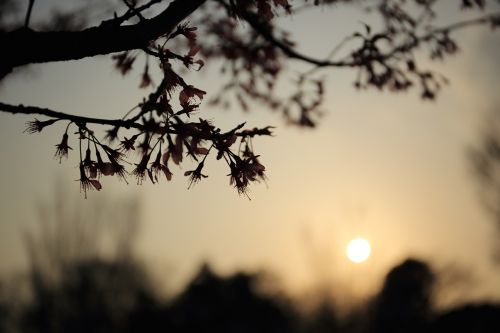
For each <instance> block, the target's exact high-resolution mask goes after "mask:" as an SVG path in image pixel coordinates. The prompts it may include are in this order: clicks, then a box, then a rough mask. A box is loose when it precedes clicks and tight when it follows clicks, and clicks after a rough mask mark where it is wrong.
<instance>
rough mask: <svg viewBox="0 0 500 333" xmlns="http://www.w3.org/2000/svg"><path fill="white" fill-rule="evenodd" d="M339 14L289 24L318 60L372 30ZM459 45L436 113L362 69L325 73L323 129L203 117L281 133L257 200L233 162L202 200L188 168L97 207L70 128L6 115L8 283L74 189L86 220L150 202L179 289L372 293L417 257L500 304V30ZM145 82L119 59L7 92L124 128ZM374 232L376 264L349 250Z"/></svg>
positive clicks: (476, 32) (2, 128)
mask: <svg viewBox="0 0 500 333" xmlns="http://www.w3.org/2000/svg"><path fill="white" fill-rule="evenodd" d="M457 2H458V1H457ZM448 3H451V2H448ZM339 8H340V6H339ZM335 13H337V14H334V15H335V16H332V13H331V12H329V11H327V10H318V11H316V12H314V13H312V14H309V15H305V16H304V17H300V16H297V17H293V18H286V19H283V20H282V21H283V25H285V26H287V27H291V28H292V29H293V31H294V33H295V36H296V39H297V40H298V41H299V46H300V47H301V49H302V50H304V51H307V52H309V53H311V54H316V55H318V56H321V55H324V54H326V53H328V51H329V46H330V45H334V44H335V43H337V42H338V41H340V40H342V38H343V37H344V36H345V35H347V34H349V33H351V32H352V31H353V29H356V28H359V18H358V17H356V16H354V13H355V11H352V10H345V11H343V10H339V11H338V12H335ZM34 14H35V15H36V12H35V13H34ZM332 17H333V18H332ZM458 19H460V14H459V13H456V12H453V11H449V12H448V13H447V15H446V17H444V18H443V22H449V21H454V20H458ZM459 36H460V39H459V40H460V42H461V44H460V45H461V46H462V50H463V51H462V52H461V53H460V54H458V55H457V56H456V57H453V58H450V59H448V60H447V61H446V62H444V63H437V64H435V65H433V66H435V67H436V68H438V69H439V70H440V71H441V72H442V73H443V74H445V75H446V76H447V77H448V78H449V79H450V80H451V82H452V84H451V85H450V86H449V87H446V88H445V89H444V91H443V92H442V93H441V94H440V96H439V98H438V100H437V101H435V102H422V101H421V100H420V99H419V97H418V93H417V92H416V91H415V92H410V93H408V94H399V95H395V94H389V93H380V92H376V91H364V92H358V91H355V90H354V89H353V88H352V82H353V81H354V77H355V73H354V72H350V71H348V70H333V71H325V75H327V81H328V85H327V102H326V104H325V109H326V110H327V111H328V112H327V114H326V115H325V117H324V119H323V121H322V122H321V124H320V126H319V127H318V128H317V129H315V130H312V131H309V130H299V129H296V128H290V127H287V126H286V125H285V124H284V122H283V121H282V119H281V118H280V117H279V116H278V115H276V114H272V113H271V112H269V111H267V110H261V109H259V108H256V110H254V112H252V113H249V114H243V113H241V112H240V111H237V110H234V111H220V110H214V109H207V108H202V111H201V114H200V115H203V116H205V117H207V118H209V119H213V120H214V122H215V123H216V124H218V125H219V126H222V127H223V129H229V128H231V126H233V125H234V124H237V123H240V122H241V121H242V120H244V121H247V124H248V126H250V127H253V126H265V125H274V126H276V127H277V128H276V137H274V138H271V139H270V138H257V139H255V140H254V147H255V149H256V151H257V153H259V154H260V155H261V156H262V157H261V159H262V162H263V163H264V164H265V165H266V167H267V170H268V177H269V181H268V184H267V186H266V185H265V184H261V185H257V186H253V187H252V189H251V193H250V196H251V198H252V200H251V201H249V200H247V199H246V198H245V197H239V196H238V194H237V193H236V191H235V190H234V189H232V188H231V187H230V186H229V185H228V184H229V179H228V177H227V176H226V174H227V170H226V168H225V166H223V165H222V163H218V162H217V161H215V159H214V158H209V159H208V165H207V168H208V170H207V171H208V172H209V175H210V177H209V178H208V179H206V180H204V181H202V182H201V183H199V184H197V185H196V186H194V187H193V188H192V189H190V190H187V185H188V183H187V179H186V177H184V176H183V175H182V174H183V172H184V171H183V170H189V169H190V165H189V164H186V165H185V166H183V170H178V169H177V168H174V169H175V171H174V170H172V171H174V180H173V181H172V182H170V183H166V182H165V184H161V185H151V184H144V185H142V186H136V185H135V184H134V180H132V179H131V184H130V185H128V186H127V185H125V184H124V183H119V182H113V181H110V180H107V179H105V180H104V181H103V186H104V188H103V191H101V192H99V193H97V192H91V193H89V197H90V199H89V200H84V199H83V195H80V194H79V185H78V182H76V181H74V180H75V179H78V175H77V169H76V168H75V166H76V164H77V161H76V159H74V158H70V159H69V160H67V161H63V163H62V164H59V163H58V162H57V161H56V160H54V159H53V158H52V156H53V154H54V145H55V144H56V143H58V142H59V140H60V137H61V134H62V132H63V125H62V124H61V125H55V126H52V127H51V128H49V129H48V130H46V131H44V132H42V133H41V134H35V135H27V134H23V133H22V131H23V129H24V123H25V122H26V121H28V120H32V117H27V116H12V115H7V114H3V113H0V156H2V167H1V168H2V172H1V173H0V184H1V186H0V272H9V271H12V270H13V269H18V268H19V267H22V266H23V263H24V262H25V254H24V247H23V240H22V237H21V234H22V231H23V230H26V229H27V228H30V227H33V226H34V225H36V224H37V223H38V220H37V218H36V206H37V204H38V203H40V202H41V201H46V202H50V201H51V200H52V198H53V193H54V188H55V184H56V183H57V182H60V183H63V184H64V186H65V187H66V190H67V193H68V195H67V203H68V205H73V204H75V202H77V204H78V205H79V206H80V207H82V208H83V209H93V208H92V207H93V200H94V199H95V198H97V199H98V200H99V198H114V199H116V198H117V199H116V200H119V199H120V198H127V197H130V196H137V198H138V200H139V201H140V204H141V212H140V216H141V218H142V219H141V225H140V232H139V234H138V239H137V241H138V243H137V249H138V251H139V253H140V254H141V256H142V257H143V258H145V259H146V260H148V261H149V262H150V263H151V264H152V265H153V266H154V267H155V270H156V272H157V274H158V276H159V277H160V279H161V280H162V283H166V284H168V285H172V286H174V285H176V284H178V283H180V281H182V280H183V279H184V278H185V277H186V276H190V274H192V273H193V271H194V269H195V268H196V267H197V265H199V263H201V262H203V261H208V262H210V263H211V264H213V265H214V266H215V267H216V268H217V269H218V270H220V271H223V272H229V271H232V270H234V269H257V268H264V269H269V270H270V271H272V272H275V273H276V275H277V276H278V277H279V278H280V279H281V281H282V282H283V284H284V285H285V286H286V287H287V288H289V289H290V290H293V291H304V290H309V289H310V288H312V287H313V286H322V287H331V286H337V285H339V284H342V285H343V286H348V290H349V292H355V293H361V294H362V293H365V292H368V291H370V290H371V288H372V287H373V286H377V285H378V283H379V282H380V278H381V277H382V276H383V275H384V274H385V273H386V272H387V270H388V269H389V268H390V267H391V266H392V265H394V264H396V263H397V262H398V261H400V260H402V259H404V258H405V257H407V256H409V255H411V256H417V257H420V258H424V259H429V260H431V261H432V263H433V264H435V265H436V267H441V266H447V265H452V264H453V265H458V266H460V267H462V268H463V269H465V270H467V271H470V272H474V274H476V275H477V276H478V281H479V282H480V283H477V284H476V285H475V286H472V287H471V291H470V293H471V295H472V294H473V296H474V295H475V296H478V297H479V296H484V295H490V296H491V295H494V296H495V297H500V290H499V289H498V287H496V286H498V281H499V280H500V272H499V270H498V269H496V270H495V267H494V266H493V264H492V261H491V250H492V247H493V239H494V235H495V233H494V231H495V230H494V227H493V224H492V223H491V222H490V220H489V216H488V215H487V214H486V213H485V212H484V210H483V207H482V206H481V203H480V200H479V194H478V193H479V188H478V186H477V184H476V182H475V179H474V178H473V177H472V175H473V173H472V166H471V163H470V161H469V160H468V157H467V151H468V149H470V148H471V147H473V146H474V144H476V141H477V139H478V137H480V129H481V128H482V126H483V125H484V116H485V114H487V113H488V112H490V111H491V110H492V109H494V107H495V106H496V105H499V104H498V103H499V102H500V100H499V99H500V98H499V97H498V96H497V95H498V84H499V81H498V77H499V75H500V69H499V67H498V59H499V57H498V56H500V51H499V49H498V45H500V43H499V38H500V35H499V33H498V32H496V33H489V31H488V29H484V28H482V29H481V28H479V29H477V28H474V29H470V30H468V31H467V32H465V33H460V35H459ZM495 45H497V46H495ZM495 54H496V55H497V56H495ZM207 72H208V73H207V75H206V76H204V77H201V78H200V77H197V76H192V77H191V80H192V83H193V84H195V86H197V87H199V88H201V89H204V90H207V91H208V95H209V96H208V98H209V97H210V93H211V92H212V91H211V89H210V87H211V86H212V85H214V82H218V81H220V80H221V79H220V77H219V76H218V75H217V74H216V71H213V70H210V69H207ZM139 78H140V70H137V71H135V72H133V73H132V74H131V75H130V76H129V77H128V78H122V77H121V76H120V75H119V74H118V73H117V72H116V71H115V70H114V69H113V67H112V63H111V61H110V59H109V57H101V58H98V59H89V60H83V61H79V62H68V63H54V64H47V65H40V66H32V67H31V68H30V70H29V71H28V72H26V73H24V74H22V75H17V76H13V77H12V78H9V80H7V81H6V82H4V83H3V85H2V86H1V87H0V99H1V100H2V101H4V102H7V103H23V104H26V105H39V106H45V107H49V108H53V109H55V110H60V111H64V112H69V113H74V114H82V115H88V116H101V117H105V116H109V117H117V116H120V115H122V114H123V113H124V112H126V110H129V109H130V108H131V107H132V106H133V105H135V104H136V103H137V102H138V101H140V100H141V99H142V96H145V94H146V92H145V91H140V90H139V89H137V85H138V82H139ZM70 145H71V144H70ZM73 145H76V143H75V141H74V140H73ZM358 235H362V236H364V237H366V238H367V239H369V240H370V242H371V243H372V247H373V254H372V257H371V258H370V259H369V260H368V262H367V263H365V264H361V265H355V264H351V263H349V262H348V261H347V259H346V258H345V255H344V252H345V246H346V244H347V242H348V241H349V240H350V239H352V238H354V237H355V236H358ZM497 235H498V234H497ZM475 296H474V297H475ZM471 297H472V296H471Z"/></svg>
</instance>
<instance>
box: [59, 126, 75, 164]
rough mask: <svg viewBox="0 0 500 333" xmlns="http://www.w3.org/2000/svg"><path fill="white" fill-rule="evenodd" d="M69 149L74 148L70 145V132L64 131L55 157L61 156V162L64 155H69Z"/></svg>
mask: <svg viewBox="0 0 500 333" xmlns="http://www.w3.org/2000/svg"><path fill="white" fill-rule="evenodd" d="M69 149H73V148H71V147H70V146H68V133H64V134H63V137H62V140H61V143H59V144H57V145H56V153H55V155H54V157H55V158H59V163H61V160H62V158H63V157H66V158H67V157H68V151H69Z"/></svg>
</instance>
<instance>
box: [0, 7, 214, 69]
mask: <svg viewBox="0 0 500 333" xmlns="http://www.w3.org/2000/svg"><path fill="white" fill-rule="evenodd" d="M204 2H205V0H177V1H174V2H172V3H171V4H170V6H168V8H167V9H165V10H164V11H163V12H162V13H160V14H158V15H157V16H155V17H154V18H152V19H149V20H144V21H141V22H139V23H137V24H134V25H127V26H121V25H119V24H115V22H114V21H113V20H111V21H107V22H106V23H105V24H101V25H99V26H97V27H92V28H88V29H85V30H82V31H74V32H70V31H51V32H37V31H33V30H30V29H27V28H21V29H18V30H15V31H12V32H6V33H2V34H0V47H1V49H2V59H1V62H0V78H3V77H4V76H5V75H7V74H8V73H10V72H11V71H12V69H13V68H14V67H17V66H23V65H27V64H32V63H43V62H51V61H66V60H77V59H82V58H85V57H92V56H96V55H102V54H109V53H114V52H120V51H127V50H132V49H138V48H144V47H146V46H147V44H148V43H149V42H150V41H152V40H155V39H156V38H158V37H160V36H162V35H164V34H167V33H169V32H171V31H172V30H173V29H174V28H175V27H176V26H177V25H178V24H179V23H180V22H181V21H183V20H184V19H185V18H186V17H188V16H189V15H190V14H191V13H192V12H193V11H195V10H196V9H197V8H198V7H200V6H201V5H202V4H203V3H204Z"/></svg>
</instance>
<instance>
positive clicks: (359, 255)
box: [346, 238, 372, 264]
mask: <svg viewBox="0 0 500 333" xmlns="http://www.w3.org/2000/svg"><path fill="white" fill-rule="evenodd" d="M371 251H372V249H371V246H370V243H369V242H368V241H367V240H366V239H364V238H355V239H353V240H351V241H350V242H349V244H348V245H347V249H346V254H347V258H348V259H349V260H350V261H352V262H354V263H357V264H359V263H362V262H364V261H365V260H366V259H368V257H369V256H370V253H371Z"/></svg>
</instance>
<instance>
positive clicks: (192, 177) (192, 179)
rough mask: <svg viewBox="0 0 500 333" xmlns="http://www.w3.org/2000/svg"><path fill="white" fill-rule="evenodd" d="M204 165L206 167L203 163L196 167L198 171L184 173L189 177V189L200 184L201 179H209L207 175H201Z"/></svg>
mask: <svg viewBox="0 0 500 333" xmlns="http://www.w3.org/2000/svg"><path fill="white" fill-rule="evenodd" d="M204 165H205V162H204V161H201V162H200V163H199V164H198V166H197V167H196V169H194V170H189V171H186V172H184V176H186V177H189V186H188V188H191V186H192V185H194V184H196V183H198V182H199V181H200V180H201V178H207V177H208V176H207V175H204V174H202V173H201V171H202V170H203V167H204Z"/></svg>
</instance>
